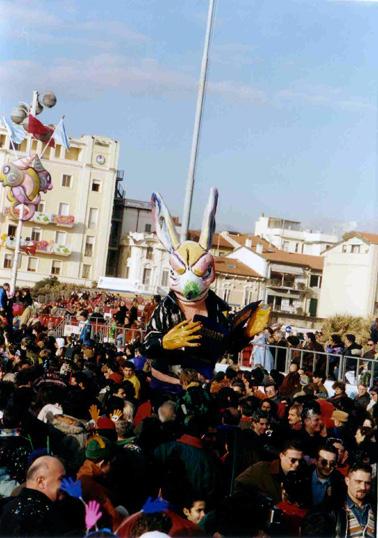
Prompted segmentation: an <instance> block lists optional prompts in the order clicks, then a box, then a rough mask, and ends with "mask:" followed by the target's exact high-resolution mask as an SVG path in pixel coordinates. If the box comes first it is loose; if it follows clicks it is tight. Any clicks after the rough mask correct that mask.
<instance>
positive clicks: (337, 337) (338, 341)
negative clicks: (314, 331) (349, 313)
mask: <svg viewBox="0 0 378 538" xmlns="http://www.w3.org/2000/svg"><path fill="white" fill-rule="evenodd" d="M331 340H332V341H333V343H334V344H336V345H340V346H342V345H343V342H342V340H341V337H340V335H339V334H331Z"/></svg>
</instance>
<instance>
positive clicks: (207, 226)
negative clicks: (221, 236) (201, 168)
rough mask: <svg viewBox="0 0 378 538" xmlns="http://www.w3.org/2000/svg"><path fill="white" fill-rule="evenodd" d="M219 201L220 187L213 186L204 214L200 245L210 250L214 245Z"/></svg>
mask: <svg viewBox="0 0 378 538" xmlns="http://www.w3.org/2000/svg"><path fill="white" fill-rule="evenodd" d="M217 203H218V189H216V188H214V187H212V188H211V189H210V196H209V201H208V202H207V206H206V209H205V213H204V214H203V221H202V228H201V236H200V238H199V241H198V243H199V245H200V246H201V247H202V248H204V249H205V250H210V248H211V245H212V239H213V234H214V232H215V213H216V210H217Z"/></svg>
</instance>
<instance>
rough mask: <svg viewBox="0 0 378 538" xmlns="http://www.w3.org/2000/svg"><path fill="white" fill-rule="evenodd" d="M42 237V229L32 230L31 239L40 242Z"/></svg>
mask: <svg viewBox="0 0 378 538" xmlns="http://www.w3.org/2000/svg"><path fill="white" fill-rule="evenodd" d="M41 236H42V232H41V229H40V228H32V232H31V237H30V239H31V240H32V241H40V240H41Z"/></svg>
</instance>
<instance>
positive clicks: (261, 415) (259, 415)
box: [252, 409, 270, 422]
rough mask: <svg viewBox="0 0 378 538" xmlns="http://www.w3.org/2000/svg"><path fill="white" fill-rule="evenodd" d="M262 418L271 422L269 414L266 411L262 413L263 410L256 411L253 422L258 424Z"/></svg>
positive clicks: (253, 414)
mask: <svg viewBox="0 0 378 538" xmlns="http://www.w3.org/2000/svg"><path fill="white" fill-rule="evenodd" d="M261 418H266V419H267V420H268V421H269V420H270V416H269V413H267V412H266V411H262V410H261V409H256V410H255V411H254V412H253V413H252V420H253V421H254V422H258V421H259V420H260V419H261Z"/></svg>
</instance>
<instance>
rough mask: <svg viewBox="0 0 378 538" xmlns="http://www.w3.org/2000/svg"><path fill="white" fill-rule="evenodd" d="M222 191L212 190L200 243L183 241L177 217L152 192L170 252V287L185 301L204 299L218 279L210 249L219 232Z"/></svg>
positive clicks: (159, 230) (160, 233) (157, 221)
mask: <svg viewBox="0 0 378 538" xmlns="http://www.w3.org/2000/svg"><path fill="white" fill-rule="evenodd" d="M217 200H218V191H217V190H216V189H212V190H211V192H210V198H209V202H208V205H207V207H206V210H205V214H204V219H203V224H202V230H201V235H200V239H199V242H198V243H196V242H195V241H183V242H182V243H180V241H179V238H178V235H177V232H176V229H175V226H174V223H173V220H172V218H171V216H170V214H169V211H168V209H167V207H166V206H165V204H164V201H163V199H162V198H161V196H160V195H159V194H158V193H153V195H152V206H153V210H154V211H153V218H154V222H155V228H156V234H157V236H158V238H159V240H160V242H161V243H162V244H163V245H164V247H165V248H166V249H167V250H168V252H170V258H169V264H170V288H171V289H172V290H173V291H174V292H175V293H176V295H177V297H178V298H179V299H180V300H181V301H182V302H193V301H200V300H202V299H204V298H205V297H206V295H207V292H208V290H209V287H210V285H211V284H212V283H213V282H214V280H215V270H214V258H213V256H212V255H211V254H210V252H209V250H210V248H211V245H212V236H213V233H214V231H215V210H216V206H217Z"/></svg>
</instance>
